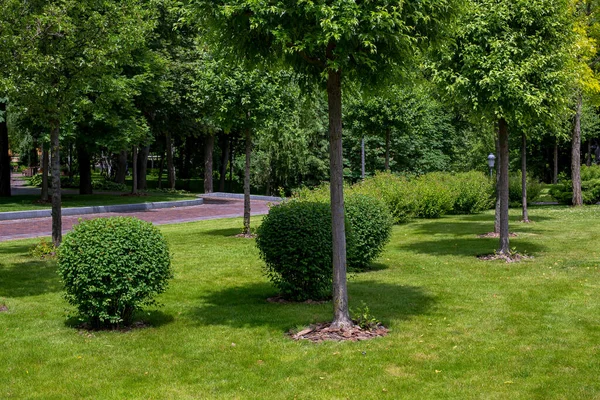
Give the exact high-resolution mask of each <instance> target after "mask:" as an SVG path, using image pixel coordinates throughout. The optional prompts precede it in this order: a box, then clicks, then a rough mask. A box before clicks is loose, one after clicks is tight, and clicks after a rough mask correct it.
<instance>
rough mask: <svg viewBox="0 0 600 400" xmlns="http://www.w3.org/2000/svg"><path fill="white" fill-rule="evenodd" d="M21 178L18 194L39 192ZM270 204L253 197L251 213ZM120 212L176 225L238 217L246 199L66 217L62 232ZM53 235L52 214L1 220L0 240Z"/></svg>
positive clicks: (208, 200) (266, 209)
mask: <svg viewBox="0 0 600 400" xmlns="http://www.w3.org/2000/svg"><path fill="white" fill-rule="evenodd" d="M19 181H20V180H19V179H17V180H15V181H13V184H16V185H15V187H13V189H17V190H18V193H19V194H25V193H27V191H28V190H31V192H32V193H31V194H33V191H34V190H38V191H39V189H28V188H20V187H19V186H20V185H19V184H20V182H19ZM23 192H25V193H23ZM13 193H14V192H13ZM270 203H271V202H269V201H265V200H251V202H250V205H251V209H252V213H251V214H252V215H262V214H266V213H268V212H269V204H270ZM117 215H122V216H128V217H136V218H139V219H143V220H144V221H148V222H152V223H153V224H155V225H166V224H177V223H183V222H193V221H201V220H207V219H220V218H235V217H242V216H243V215H244V201H243V200H238V199H225V198H211V197H204V204H202V205H199V206H191V207H177V208H163V209H153V210H146V211H134V212H119V213H100V214H87V215H75V216H63V218H62V223H63V233H66V232H68V231H70V230H71V229H72V228H73V225H75V224H76V223H77V221H78V220H79V219H80V218H81V219H92V218H99V217H114V216H117ZM51 235H52V218H50V217H45V218H31V219H13V220H7V221H0V242H4V241H8V240H16V239H26V238H36V237H42V236H51Z"/></svg>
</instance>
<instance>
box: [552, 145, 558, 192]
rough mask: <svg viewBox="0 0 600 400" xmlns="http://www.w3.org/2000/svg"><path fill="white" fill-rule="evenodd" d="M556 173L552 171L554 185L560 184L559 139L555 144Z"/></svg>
mask: <svg viewBox="0 0 600 400" xmlns="http://www.w3.org/2000/svg"><path fill="white" fill-rule="evenodd" d="M553 167H554V171H552V183H553V184H555V185H556V184H557V183H558V138H556V141H555V142H554V165H553Z"/></svg>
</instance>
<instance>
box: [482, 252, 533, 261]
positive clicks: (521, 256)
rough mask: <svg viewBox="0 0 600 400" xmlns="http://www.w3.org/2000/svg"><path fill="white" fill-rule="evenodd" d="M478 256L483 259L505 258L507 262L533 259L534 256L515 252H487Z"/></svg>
mask: <svg viewBox="0 0 600 400" xmlns="http://www.w3.org/2000/svg"><path fill="white" fill-rule="evenodd" d="M477 258H478V259H480V260H482V261H493V260H504V261H506V262H507V263H514V262H520V261H523V260H527V259H531V258H533V257H532V256H528V255H525V254H519V253H513V254H500V253H494V254H486V255H483V256H477Z"/></svg>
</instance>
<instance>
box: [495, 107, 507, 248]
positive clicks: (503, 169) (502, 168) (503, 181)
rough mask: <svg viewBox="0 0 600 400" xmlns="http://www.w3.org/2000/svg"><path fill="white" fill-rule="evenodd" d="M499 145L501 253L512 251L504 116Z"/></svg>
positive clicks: (500, 126) (499, 128)
mask: <svg viewBox="0 0 600 400" xmlns="http://www.w3.org/2000/svg"><path fill="white" fill-rule="evenodd" d="M498 145H499V147H500V163H499V166H498V170H499V172H500V184H499V194H500V196H499V197H500V247H499V248H498V252H499V253H501V254H509V253H510V244H509V240H508V125H507V123H506V120H504V118H501V119H500V121H499V124H498Z"/></svg>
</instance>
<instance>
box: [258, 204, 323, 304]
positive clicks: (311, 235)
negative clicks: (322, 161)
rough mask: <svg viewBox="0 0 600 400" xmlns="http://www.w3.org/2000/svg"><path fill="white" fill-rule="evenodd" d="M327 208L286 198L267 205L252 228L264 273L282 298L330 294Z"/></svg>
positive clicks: (318, 297) (316, 296) (304, 297)
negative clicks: (267, 208)
mask: <svg viewBox="0 0 600 400" xmlns="http://www.w3.org/2000/svg"><path fill="white" fill-rule="evenodd" d="M331 242H332V238H331V209H330V207H329V204H327V203H325V202H309V201H289V202H284V203H281V204H279V205H277V206H274V207H271V209H270V210H269V214H268V215H266V216H265V217H264V219H263V222H262V224H261V225H260V226H259V227H258V229H257V231H256V245H257V247H258V249H259V251H260V256H261V258H262V259H263V260H264V261H265V263H266V268H265V271H266V274H267V277H268V278H269V280H270V281H271V282H272V283H273V284H274V285H275V286H276V287H277V289H278V290H279V291H280V293H281V295H282V296H283V297H285V298H286V299H290V300H295V301H304V300H308V299H312V300H322V299H327V298H329V297H331V280H332V276H333V272H332V250H331V249H332V244H331Z"/></svg>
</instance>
